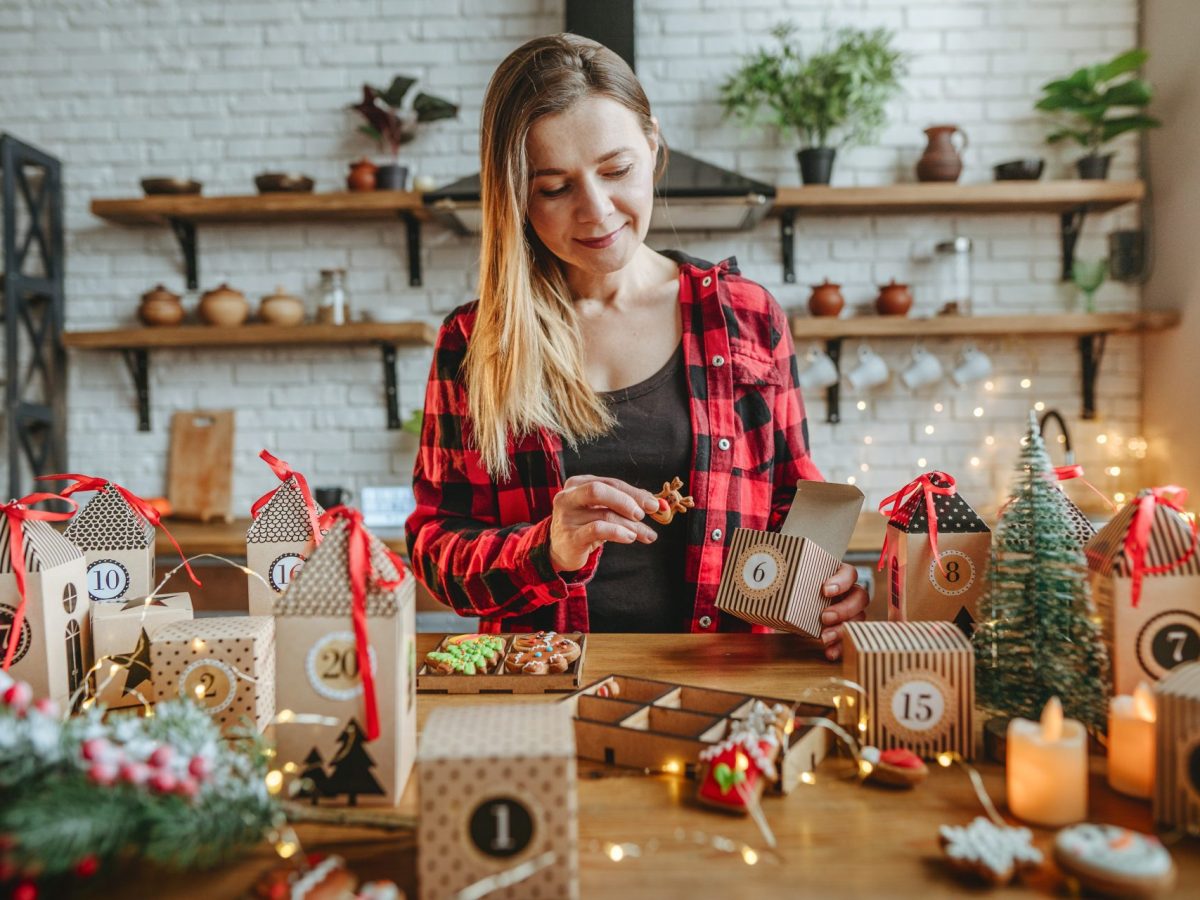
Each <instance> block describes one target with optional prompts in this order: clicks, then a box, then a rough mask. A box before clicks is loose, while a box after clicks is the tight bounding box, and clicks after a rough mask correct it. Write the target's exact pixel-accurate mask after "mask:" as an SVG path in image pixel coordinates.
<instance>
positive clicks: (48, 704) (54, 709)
mask: <svg viewBox="0 0 1200 900" xmlns="http://www.w3.org/2000/svg"><path fill="white" fill-rule="evenodd" d="M33 708H34V709H36V710H37V711H38V712H40V713H41V714H42V715H43V716H48V717H49V718H51V719H57V718H58V713H59V710H58V704H57V703H55V702H54V701H53V700H51V699H50V698H49V697H39V698H38V699H37V700H36V701H35V702H34V704H33Z"/></svg>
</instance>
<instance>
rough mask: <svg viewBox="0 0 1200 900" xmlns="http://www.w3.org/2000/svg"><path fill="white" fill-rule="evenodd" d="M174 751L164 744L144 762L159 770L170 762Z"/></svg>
mask: <svg viewBox="0 0 1200 900" xmlns="http://www.w3.org/2000/svg"><path fill="white" fill-rule="evenodd" d="M174 755H175V754H174V751H172V750H171V748H170V747H168V746H167V745H166V744H162V745H160V746H159V747H157V748H156V749H155V751H154V752H153V753H151V754H150V758H149V759H148V760H146V762H148V763H150V765H152V766H154V767H155V768H156V769H161V768H162V767H163V766H165V765H167V764H169V763H170V762H171V757H172V756H174Z"/></svg>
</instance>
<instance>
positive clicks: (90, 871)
mask: <svg viewBox="0 0 1200 900" xmlns="http://www.w3.org/2000/svg"><path fill="white" fill-rule="evenodd" d="M99 869H100V860H98V859H96V857H95V855H93V854H90V853H89V854H88V855H87V856H85V857H84V858H83V859H81V860H80V861H79V862H77V863H76V864H75V874H76V875H78V876H79V877H80V878H91V877H92V876H93V875H95V874H96V872H97V871H99Z"/></svg>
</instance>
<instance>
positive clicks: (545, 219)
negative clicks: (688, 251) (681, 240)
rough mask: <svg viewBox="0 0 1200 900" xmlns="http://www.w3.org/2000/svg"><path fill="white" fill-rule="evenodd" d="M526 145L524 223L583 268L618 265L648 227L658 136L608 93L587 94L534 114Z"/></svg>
mask: <svg viewBox="0 0 1200 900" xmlns="http://www.w3.org/2000/svg"><path fill="white" fill-rule="evenodd" d="M656 132H657V126H656ZM526 152H527V155H528V158H529V163H530V169H531V178H530V193H529V208H528V217H529V224H530V225H531V226H532V227H533V230H534V232H535V233H536V234H537V236H538V238H539V239H540V240H541V242H542V243H543V244H545V245H546V248H547V249H548V250H550V252H551V253H553V254H554V255H555V256H557V257H558V258H559V259H560V260H562V261H563V262H564V263H565V264H566V265H567V266H569V267H572V268H575V269H578V270H580V271H581V272H585V273H588V274H594V275H604V274H608V273H610V272H616V271H618V270H620V269H622V268H624V267H625V265H626V264H627V263H628V262H629V261H630V260H631V259H632V258H633V256H634V254H635V253H636V252H637V249H638V248H639V247H640V246H641V245H642V241H643V240H645V237H646V233H647V232H648V231H649V230H650V214H651V211H652V209H653V206H654V163H655V159H656V155H657V153H658V140H657V137H656V136H655V137H649V138H648V137H647V136H646V134H645V132H644V131H643V130H642V127H641V124H640V122H639V120H638V117H637V116H636V115H635V114H634V113H633V112H632V111H630V110H629V109H627V108H626V107H624V106H622V105H621V104H620V103H617V102H616V101H615V100H610V99H609V98H607V97H588V98H586V99H584V100H580V101H579V102H578V103H575V104H574V105H573V106H571V107H570V108H569V109H567V110H566V111H565V112H561V113H556V114H554V115H549V116H543V117H542V118H540V119H538V120H537V121H536V122H534V124H533V126H532V128H530V130H529V137H528V140H527V142H526Z"/></svg>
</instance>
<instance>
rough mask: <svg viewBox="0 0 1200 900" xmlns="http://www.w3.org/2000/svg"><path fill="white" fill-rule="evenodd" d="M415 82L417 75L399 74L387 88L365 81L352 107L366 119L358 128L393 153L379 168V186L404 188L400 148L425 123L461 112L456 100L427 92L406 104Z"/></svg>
mask: <svg viewBox="0 0 1200 900" xmlns="http://www.w3.org/2000/svg"><path fill="white" fill-rule="evenodd" d="M416 83H417V80H416V79H415V78H409V77H407V76H405V75H397V76H396V77H395V78H393V79H392V83H391V85H390V86H389V87H388V89H387V90H385V91H381V90H380V89H379V88H376V87H372V86H371V85H369V84H364V85H363V98H362V101H361V102H359V103H356V104H354V105H352V106H351V107H350V108H351V109H353V110H354V111H355V112H357V113H359V114H360V115H361V116H362V117H363V118H364V119H366V124H365V125H360V126H359V127H358V130H359V131H361V132H362V133H363V134H365V135H368V136H369V137H371V138H374V139H375V140H376V141H378V142H379V146H380V149H383V150H386V151H387V152H389V153H390V154H391V159H392V162H391V163H389V164H387V165H382V166H380V167H379V168H378V169H377V170H376V173H375V187H376V189H377V190H396V191H402V190H404V186H405V183H406V182H407V180H408V167H407V166H402V165H400V148H401V147H403V146H404V145H405V144H407V143H408V142H409V141H411V140H412V139H413V138H415V137H416V136H417V128H418V127H419V126H420V125H421V124H422V123H425V122H435V121H437V120H438V119H453V118H454V117H455V116H457V115H458V107H457V106H455V105H454V104H453V103H451V102H450V101H448V100H443V99H442V98H440V97H434V96H431V95H430V94H425V93H420V94H417V96H416V97H414V98H413V102H412V106H411V107H410V108H405V106H404V98H405V96H406V95H407V94H408V92H409V89H410V88H412V86H413V85H414V84H416Z"/></svg>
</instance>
